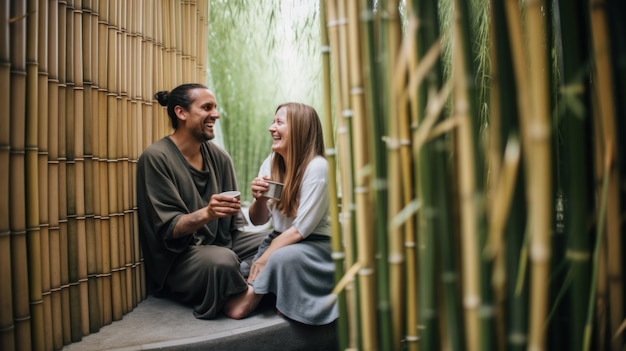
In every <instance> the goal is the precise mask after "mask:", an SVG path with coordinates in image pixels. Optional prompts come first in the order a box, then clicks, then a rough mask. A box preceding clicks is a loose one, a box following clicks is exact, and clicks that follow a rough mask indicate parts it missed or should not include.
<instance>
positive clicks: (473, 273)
mask: <svg viewBox="0 0 626 351" xmlns="http://www.w3.org/2000/svg"><path fill="white" fill-rule="evenodd" d="M455 4H457V8H458V7H460V6H459V5H458V4H459V2H455ZM463 8H466V7H463ZM462 16H467V13H463V14H455V18H457V20H456V21H455V23H454V29H453V30H454V44H453V45H454V48H453V53H452V56H453V66H454V68H455V72H454V73H453V74H454V101H455V103H454V107H453V115H455V116H458V117H460V118H461V120H460V121H459V125H458V131H457V143H458V148H459V150H458V152H459V156H458V161H457V162H459V164H458V172H459V174H463V175H464V176H463V177H459V178H458V181H459V185H458V187H459V198H460V205H459V206H460V212H461V224H460V229H461V248H462V254H461V256H462V259H463V263H462V267H463V291H464V293H463V305H464V308H465V328H466V337H467V348H468V350H478V349H480V348H481V338H480V334H481V332H482V325H481V323H480V316H479V314H478V307H479V305H480V304H481V294H480V274H481V272H480V269H479V262H478V261H479V260H478V255H477V253H478V241H479V238H478V232H477V227H478V223H477V219H478V216H477V213H476V208H475V203H474V196H475V194H476V182H477V181H478V180H477V179H476V172H475V167H476V166H477V164H476V157H475V150H473V148H474V147H473V145H474V142H473V140H472V120H471V110H470V108H469V106H470V101H469V100H470V97H469V96H468V88H467V86H468V85H469V84H470V83H469V82H468V81H467V75H468V72H467V68H466V67H467V66H468V64H467V63H466V62H465V61H464V60H467V59H468V58H467V57H464V55H465V54H466V52H467V51H466V50H467V49H465V48H464V47H463V46H462V45H468V44H467V42H465V43H464V42H463V41H464V40H467V39H465V38H466V37H464V36H463V35H462V34H461V33H462V32H463V29H464V26H463V25H462V23H460V22H459V20H458V19H459V18H461V17H462ZM479 166H480V165H479Z"/></svg>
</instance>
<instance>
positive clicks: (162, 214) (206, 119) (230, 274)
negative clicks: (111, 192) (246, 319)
mask: <svg viewBox="0 0 626 351" xmlns="http://www.w3.org/2000/svg"><path fill="white" fill-rule="evenodd" d="M155 98H156V99H157V100H158V102H159V104H161V105H163V106H167V113H168V116H169V118H170V121H171V124H172V127H173V128H174V132H173V133H172V134H171V135H169V136H166V137H164V138H162V139H161V140H158V141H156V142H155V143H153V144H152V145H150V146H149V147H148V148H146V149H145V150H144V152H143V153H142V155H141V156H140V157H139V160H138V163H137V205H138V211H139V212H138V213H139V235H140V240H141V244H142V249H143V256H144V262H145V269H146V276H147V283H148V290H149V292H153V293H155V294H158V295H168V296H170V297H173V298H174V299H176V300H179V301H181V302H183V303H186V304H190V305H193V307H194V316H196V318H203V319H211V318H214V317H215V316H216V315H217V314H218V313H219V312H220V310H221V309H222V307H223V305H224V304H225V302H226V301H227V300H228V299H230V298H232V297H234V296H235V295H239V294H241V293H244V292H246V291H247V288H248V287H247V282H246V280H245V277H244V276H243V275H242V274H241V273H240V270H239V264H240V262H241V261H242V260H245V259H248V258H250V257H252V256H253V255H254V254H255V253H256V249H257V247H258V245H259V243H260V241H261V239H262V238H263V237H264V235H265V234H266V233H258V232H257V233H251V232H243V231H241V228H242V227H243V226H244V225H245V224H246V221H245V218H244V217H243V215H242V213H241V203H240V201H239V199H238V198H235V197H231V196H226V195H220V193H221V192H224V191H230V190H237V181H236V177H235V171H234V168H233V164H232V160H231V158H230V156H229V155H228V154H227V153H226V152H225V151H223V150H222V149H220V148H219V147H218V146H216V145H215V144H214V143H212V142H211V141H210V140H211V139H213V138H214V137H215V132H214V130H213V128H214V125H215V122H216V121H217V119H219V118H220V115H219V112H218V111H217V102H216V99H215V95H214V94H213V93H212V92H211V91H210V90H209V89H208V88H207V87H206V86H204V85H201V84H183V85H180V86H178V87H176V88H175V89H174V90H172V91H171V92H167V91H160V92H158V93H156V94H155Z"/></svg>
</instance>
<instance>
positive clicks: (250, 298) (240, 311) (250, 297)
mask: <svg viewBox="0 0 626 351" xmlns="http://www.w3.org/2000/svg"><path fill="white" fill-rule="evenodd" d="M262 298H263V295H257V294H255V293H254V289H252V286H251V285H248V290H247V291H246V292H244V293H242V294H240V295H237V296H235V297H234V298H232V299H231V300H229V301H228V302H227V303H226V305H224V314H226V315H227V316H228V317H230V318H232V319H242V318H246V317H247V316H248V315H250V313H252V312H253V311H254V310H255V309H256V307H257V306H258V305H259V302H261V299H262Z"/></svg>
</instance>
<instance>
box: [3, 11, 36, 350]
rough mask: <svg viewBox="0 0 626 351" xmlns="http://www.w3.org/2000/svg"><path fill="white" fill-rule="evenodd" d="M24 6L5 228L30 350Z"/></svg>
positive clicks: (19, 331) (15, 64)
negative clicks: (8, 234)
mask: <svg viewBox="0 0 626 351" xmlns="http://www.w3.org/2000/svg"><path fill="white" fill-rule="evenodd" d="M26 11H27V2H26V1H17V2H13V3H12V6H11V18H12V21H11V22H9V23H10V33H11V37H12V38H13V39H12V40H11V46H10V58H11V76H10V82H11V83H10V84H11V92H10V94H9V96H10V103H9V106H10V112H9V116H10V117H9V118H10V122H9V125H10V129H9V130H10V135H9V136H10V139H9V140H10V155H9V168H8V175H9V179H10V184H11V186H10V188H9V193H8V195H9V203H10V204H11V207H10V209H9V227H10V232H11V234H10V235H11V239H10V242H11V244H10V245H11V254H10V257H11V268H12V269H11V270H12V272H11V280H12V288H13V292H12V295H13V303H12V310H13V319H14V322H13V323H14V326H15V329H14V333H15V343H16V345H20V347H25V348H27V349H30V348H31V347H32V345H31V339H30V336H31V326H30V317H31V315H30V309H29V296H28V295H27V294H24V292H25V291H29V281H28V269H29V267H28V266H29V262H28V247H27V239H26V232H27V229H28V228H27V225H28V223H27V215H26V194H27V190H26V181H25V179H26V174H25V172H24V170H25V166H26V160H25V154H26V149H25V147H26V140H25V137H26V125H25V121H26V116H27V114H26V89H27V82H26V76H27V72H26V70H27V67H26V60H27V57H26V49H27V47H26V39H27V37H26V35H27V27H26V21H27V20H26V18H25V17H23V16H24V15H25V14H26V13H27V12H26Z"/></svg>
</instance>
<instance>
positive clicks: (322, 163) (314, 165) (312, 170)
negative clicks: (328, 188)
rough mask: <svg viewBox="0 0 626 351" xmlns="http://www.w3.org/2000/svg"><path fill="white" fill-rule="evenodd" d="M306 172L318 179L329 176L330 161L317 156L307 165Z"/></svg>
mask: <svg viewBox="0 0 626 351" xmlns="http://www.w3.org/2000/svg"><path fill="white" fill-rule="evenodd" d="M306 172H307V173H309V174H311V175H312V176H316V177H319V176H327V175H328V161H327V160H326V158H325V157H323V156H315V157H314V158H313V159H311V161H310V162H309V164H308V165H307V170H306Z"/></svg>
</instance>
